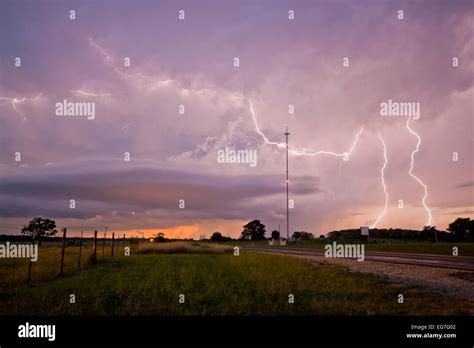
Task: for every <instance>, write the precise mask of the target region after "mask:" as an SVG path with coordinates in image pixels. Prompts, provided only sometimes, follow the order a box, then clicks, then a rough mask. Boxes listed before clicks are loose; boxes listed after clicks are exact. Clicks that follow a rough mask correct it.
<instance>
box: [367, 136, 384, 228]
mask: <svg viewBox="0 0 474 348" xmlns="http://www.w3.org/2000/svg"><path fill="white" fill-rule="evenodd" d="M378 136H379V139H380V142H381V143H382V145H383V159H384V163H383V166H382V169H381V170H380V177H381V181H382V186H383V192H384V193H385V206H384V209H383V211H382V212H381V213H380V215H379V216H378V217H377V219H376V220H375V222H374V223H373V224H372V226H370V228H375V226H377V224H378V223H379V221H380V220H381V219H382V218H383V216H384V215H385V213H386V212H387V207H388V191H387V186H386V185H385V168H387V163H388V158H387V146H386V145H385V141H384V140H383V138H382V135H381V134H380V131H379V133H378Z"/></svg>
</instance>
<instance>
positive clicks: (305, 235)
mask: <svg viewBox="0 0 474 348" xmlns="http://www.w3.org/2000/svg"><path fill="white" fill-rule="evenodd" d="M291 238H293V239H294V240H312V239H314V235H313V234H312V233H310V232H306V231H295V232H293V235H292V236H291Z"/></svg>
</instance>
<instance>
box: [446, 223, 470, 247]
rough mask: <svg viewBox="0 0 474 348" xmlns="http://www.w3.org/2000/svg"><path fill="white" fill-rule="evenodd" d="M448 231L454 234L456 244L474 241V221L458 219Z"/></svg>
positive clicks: (451, 224)
mask: <svg viewBox="0 0 474 348" xmlns="http://www.w3.org/2000/svg"><path fill="white" fill-rule="evenodd" d="M448 231H450V232H451V233H452V234H453V237H454V240H455V241H456V242H463V241H465V240H472V239H474V220H471V219H470V218H457V219H456V220H454V221H453V222H451V223H450V224H449V227H448Z"/></svg>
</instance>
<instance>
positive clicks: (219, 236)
mask: <svg viewBox="0 0 474 348" xmlns="http://www.w3.org/2000/svg"><path fill="white" fill-rule="evenodd" d="M227 239H228V238H226V237H223V236H222V234H221V233H220V232H214V233H213V234H212V236H211V242H225V241H227Z"/></svg>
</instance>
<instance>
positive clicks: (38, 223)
mask: <svg viewBox="0 0 474 348" xmlns="http://www.w3.org/2000/svg"><path fill="white" fill-rule="evenodd" d="M21 233H23V234H26V235H30V236H31V237H32V238H33V240H36V239H37V240H38V241H39V245H41V237H47V236H54V235H55V234H56V233H58V231H57V230H56V222H55V221H54V220H51V219H47V218H42V217H37V218H34V219H33V220H31V221H30V222H29V223H28V226H24V227H23V228H22V229H21Z"/></svg>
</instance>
